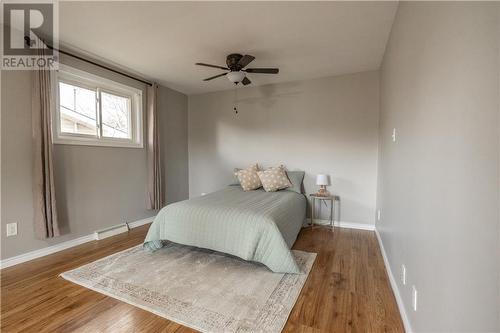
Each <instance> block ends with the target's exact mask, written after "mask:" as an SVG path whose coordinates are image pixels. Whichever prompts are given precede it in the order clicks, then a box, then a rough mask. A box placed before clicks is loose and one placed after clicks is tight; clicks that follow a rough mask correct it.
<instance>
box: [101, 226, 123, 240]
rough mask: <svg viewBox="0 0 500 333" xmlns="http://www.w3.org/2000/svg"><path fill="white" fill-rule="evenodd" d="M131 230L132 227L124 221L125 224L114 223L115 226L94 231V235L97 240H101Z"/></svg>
mask: <svg viewBox="0 0 500 333" xmlns="http://www.w3.org/2000/svg"><path fill="white" fill-rule="evenodd" d="M129 230H130V228H129V227H128V224H127V223H123V224H118V225H114V226H112V227H109V228H105V229H101V230H97V231H96V232H95V233H94V237H95V239H96V240H101V239H104V238H108V237H111V236H114V235H118V234H121V233H124V232H127V231H129Z"/></svg>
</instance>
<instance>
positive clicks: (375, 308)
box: [1, 226, 404, 333]
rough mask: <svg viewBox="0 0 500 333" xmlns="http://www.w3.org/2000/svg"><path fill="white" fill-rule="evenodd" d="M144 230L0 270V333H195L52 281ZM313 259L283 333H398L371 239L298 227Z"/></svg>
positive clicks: (300, 245)
mask: <svg viewBox="0 0 500 333" xmlns="http://www.w3.org/2000/svg"><path fill="white" fill-rule="evenodd" d="M148 227H149V226H143V227H139V228H136V229H133V230H132V231H130V232H129V233H128V234H121V235H118V236H114V237H111V238H108V239H104V240H101V241H93V242H89V243H86V244H83V245H80V246H78V247H74V248H71V249H69V250H65V251H62V252H59V253H56V254H53V255H50V256H47V257H43V258H40V259H37V260H34V261H31V262H27V263H24V264H20V265H17V266H13V267H10V268H6V269H4V270H2V271H1V292H2V294H1V331H2V332H176V333H181V332H195V331H194V330H192V329H189V328H186V327H183V326H182V325H179V324H177V323H174V322H171V321H169V320H166V319H163V318H161V317H158V316H156V315H154V314H152V313H149V312H147V311H144V310H141V309H139V308H136V307H134V306H132V305H128V304H126V303H123V302H121V301H118V300H115V299H113V298H110V297H107V296H104V295H102V294H100V293H97V292H94V291H91V290H89V289H86V288H83V287H81V286H79V285H76V284H73V283H71V282H68V281H66V280H64V279H62V278H60V277H59V276H58V275H59V274H60V273H62V272H64V271H67V270H70V269H72V268H76V267H78V266H81V265H83V264H85V263H88V262H91V261H94V260H96V259H99V258H102V257H105V256H107V255H109V254H111V253H114V252H117V251H120V250H124V249H126V248H129V247H131V246H133V245H136V244H139V243H141V242H142V240H143V239H144V236H145V234H146V232H147V229H148ZM294 248H295V249H299V250H304V251H309V252H316V253H318V256H317V258H316V262H315V263H314V266H313V269H312V271H311V273H310V275H309V277H308V280H307V282H306V284H305V286H304V288H303V289H302V292H301V294H300V296H299V299H298V300H297V303H296V304H295V307H294V308H293V310H292V312H291V314H290V317H289V319H288V322H287V324H286V326H285V328H284V330H283V332H304V333H305V332H307V333H317V332H336V333H342V332H404V329H403V325H402V322H401V318H400V315H399V312H398V308H397V305H396V301H395V299H394V295H393V293H392V290H391V288H390V286H389V281H388V277H387V274H386V271H385V268H384V262H383V259H382V256H381V254H380V249H379V247H378V243H377V239H376V236H375V234H374V233H373V232H371V231H361V230H352V229H340V228H337V229H336V230H335V233H332V232H331V231H329V230H327V229H324V228H315V229H312V230H311V229H310V228H308V229H303V230H302V231H301V233H300V235H299V238H298V240H297V242H296V243H295V245H294Z"/></svg>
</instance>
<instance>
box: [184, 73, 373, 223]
mask: <svg viewBox="0 0 500 333" xmlns="http://www.w3.org/2000/svg"><path fill="white" fill-rule="evenodd" d="M378 75H379V74H378V72H364V73H359V74H352V75H345V76H339V77H329V78H322V79H316V80H308V81H299V82H291V83H283V84H277V85H267V86H260V87H246V88H241V89H238V92H237V94H238V97H237V100H238V109H239V113H238V114H237V115H235V114H234V112H233V103H234V100H235V99H234V91H224V92H216V93H208V94H201V95H193V96H189V184H190V187H189V193H190V196H191V197H193V196H198V195H200V194H201V193H202V192H211V191H214V190H217V189H220V188H222V187H224V186H226V185H227V184H229V183H230V182H231V180H232V175H233V169H234V168H235V167H246V166H248V165H249V164H251V163H255V162H259V163H261V164H262V165H263V166H264V167H269V166H272V165H278V164H281V163H282V164H284V165H285V166H286V167H287V168H289V169H290V170H304V171H306V178H305V187H306V191H307V192H308V193H313V192H316V190H317V186H316V185H314V184H315V176H316V175H317V174H319V173H327V174H330V175H331V176H332V178H333V179H332V181H333V186H331V187H330V190H331V191H332V192H334V193H335V194H337V195H340V197H341V202H342V204H341V213H342V215H341V220H342V221H346V222H355V223H365V224H373V223H374V208H375V195H376V172H377V171H376V170H377V154H378V153H377V149H378V144H377V141H378V104H379V100H378V98H379V77H378Z"/></svg>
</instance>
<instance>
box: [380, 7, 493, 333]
mask: <svg viewBox="0 0 500 333" xmlns="http://www.w3.org/2000/svg"><path fill="white" fill-rule="evenodd" d="M495 6H498V3H489V4H484V3H483V4H480V3H478V4H474V3H452V2H449V3H433V2H421V3H415V2H410V3H408V2H402V3H401V4H400V7H399V10H398V13H397V16H396V21H395V23H394V26H393V30H392V34H391V37H390V41H389V44H388V48H387V50H386V54H385V57H384V61H383V65H382V69H381V97H380V98H381V114H380V160H379V180H378V185H379V186H378V197H377V198H378V200H377V201H378V207H379V208H380V209H381V212H382V214H381V215H382V219H381V221H380V222H377V224H376V228H377V230H379V232H380V234H381V237H382V240H383V244H384V247H385V249H386V251H387V255H388V259H389V262H390V266H391V269H392V271H393V273H394V275H395V276H396V279H397V280H398V288H399V291H400V293H401V295H402V298H403V301H404V304H405V307H406V312H407V313H408V314H409V319H410V322H411V324H412V326H413V329H414V331H416V332H498V331H499V329H500V327H499V297H498V295H499V290H498V288H499V284H498V283H499V263H500V259H499V242H500V241H499V137H498V135H499V119H498V117H499V89H500V87H499V76H498V75H499V58H498V57H499V51H498V47H499V45H498V43H499V38H500V34H499V30H498V21H497V20H498V11H497V9H496V7H495ZM394 127H395V128H397V130H398V140H397V142H395V143H393V142H392V140H391V134H392V129H393V128H394ZM401 264H405V265H406V268H407V275H408V283H407V285H406V286H403V285H402V284H401V282H400V281H399V276H400V272H401ZM412 285H415V286H416V288H417V290H418V295H419V296H418V300H419V305H418V311H417V312H414V311H413V310H412V308H411V286H412Z"/></svg>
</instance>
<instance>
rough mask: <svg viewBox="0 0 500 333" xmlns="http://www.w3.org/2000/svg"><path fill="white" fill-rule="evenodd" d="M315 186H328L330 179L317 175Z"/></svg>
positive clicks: (326, 176)
mask: <svg viewBox="0 0 500 333" xmlns="http://www.w3.org/2000/svg"><path fill="white" fill-rule="evenodd" d="M316 185H330V177H328V175H317V176H316Z"/></svg>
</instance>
